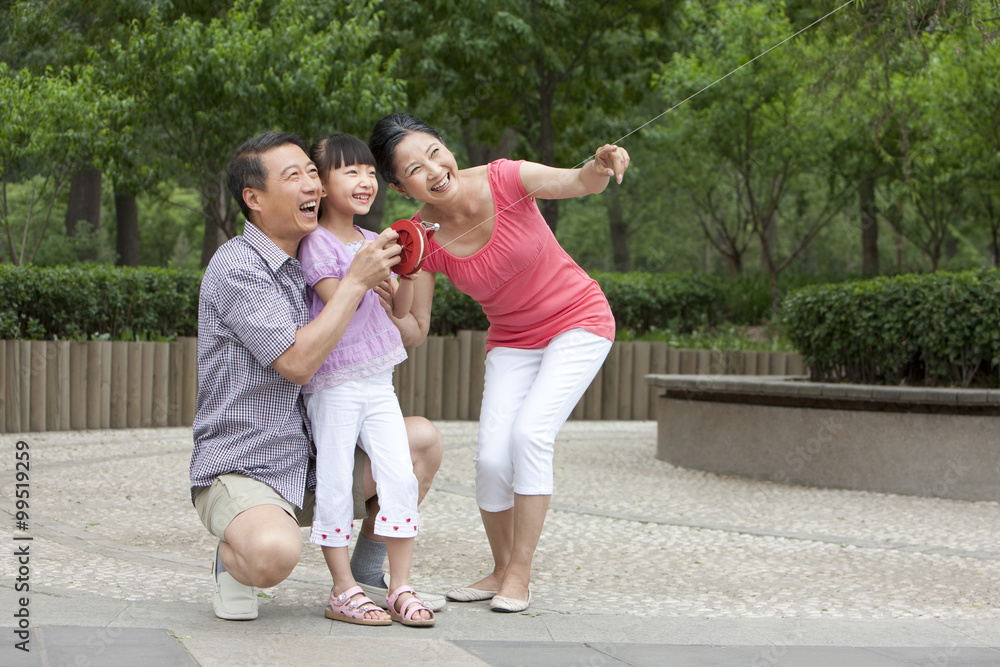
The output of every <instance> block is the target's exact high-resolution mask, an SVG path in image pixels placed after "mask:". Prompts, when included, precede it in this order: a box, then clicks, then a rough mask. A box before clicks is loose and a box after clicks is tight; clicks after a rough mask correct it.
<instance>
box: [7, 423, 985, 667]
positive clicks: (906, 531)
mask: <svg viewBox="0 0 1000 667" xmlns="http://www.w3.org/2000/svg"><path fill="white" fill-rule="evenodd" d="M438 426H439V427H440V428H441V430H442V433H443V434H444V437H445V447H446V452H445V461H444V464H443V465H442V468H441V471H440V473H439V475H438V477H437V479H436V481H435V484H434V488H433V489H432V491H431V492H430V493H429V494H428V497H427V499H426V501H425V503H424V504H423V505H422V507H421V512H422V517H421V519H422V524H423V527H424V530H423V532H421V535H420V537H419V538H418V540H417V557H416V561H415V563H414V568H413V579H414V584H415V585H416V586H417V588H418V589H420V590H433V591H443V590H445V589H447V588H449V587H451V586H453V585H456V584H464V583H470V582H472V581H474V580H476V579H478V578H479V576H481V573H483V572H485V569H486V567H487V565H488V555H489V550H488V546H487V543H486V539H485V536H484V534H483V531H482V526H481V524H480V521H479V516H478V511H477V509H476V506H475V500H474V495H473V463H472V455H473V452H474V448H475V444H474V443H475V431H476V427H475V424H471V423H467V422H443V423H440V424H438ZM17 440H23V441H25V442H27V443H28V445H29V449H28V451H29V453H30V471H29V479H28V481H27V482H26V483H28V484H29V485H30V486H29V487H21V488H22V489H23V488H27V489H28V490H29V492H30V496H29V498H28V499H27V500H28V509H27V510H26V511H27V512H28V520H27V530H17V529H16V525H15V524H16V517H15V511H16V507H15V498H14V493H15V488H16V487H15V483H16V481H17V480H16V478H15V474H16V471H15V463H16V458H15V456H16V445H15V443H16V441H17ZM655 440H656V426H655V424H654V423H652V422H570V423H568V424H567V425H566V426H565V427H564V428H563V430H562V432H561V434H560V436H559V442H558V444H557V448H556V494H555V496H554V498H553V503H552V509H551V511H550V512H549V516H548V519H547V522H546V526H545V531H544V533H543V536H542V540H541V543H540V545H539V549H538V554H537V557H536V560H535V576H534V582H533V586H532V592H533V595H534V602H533V604H532V606H531V608H530V609H529V610H528V612H526V613H524V614H512V615H500V614H495V613H492V612H490V611H489V609H488V608H487V606H486V604H485V603H472V604H457V603H451V604H449V606H448V608H447V609H446V610H444V611H442V612H440V613H439V614H438V623H437V627H435V628H433V629H414V628H404V627H401V626H399V625H395V626H393V627H389V628H362V627H357V626H351V625H347V624H344V623H335V622H331V621H328V620H326V619H324V618H323V615H322V607H323V604H324V600H325V596H326V594H327V591H328V589H329V575H328V574H327V573H326V570H325V567H324V565H323V560H322V556H321V554H320V551H319V549H318V548H316V547H313V546H311V545H310V546H307V547H306V548H305V553H304V557H303V561H302V563H301V564H300V565H299V566H298V567H297V568H296V570H295V571H294V572H293V574H292V576H291V578H290V579H289V580H287V581H285V582H283V583H282V584H281V585H279V586H277V587H275V588H273V589H268V590H267V591H265V593H264V594H265V595H266V596H267V597H266V598H262V600H261V613H260V618H259V619H258V620H256V621H253V622H242V623H240V622H230V621H221V620H218V619H216V618H215V617H214V615H213V614H212V610H211V602H210V588H209V586H208V581H209V562H210V559H211V554H212V551H213V548H214V540H213V538H212V537H211V536H210V535H209V534H208V533H207V532H206V531H205V530H204V528H202V526H201V524H200V522H199V521H198V518H197V516H196V514H195V512H194V509H193V508H192V507H191V505H190V501H189V498H188V485H187V469H188V459H189V455H190V449H191V443H190V430H189V429H159V430H128V431H87V432H72V433H37V434H27V435H23V436H20V437H18V436H13V435H9V434H3V435H0V442H2V448H0V451H2V452H3V456H2V459H0V480H2V481H0V490H2V491H0V509H2V510H3V511H2V512H0V516H2V517H3V518H4V520H5V521H6V522H7V525H8V526H10V528H9V529H8V530H7V531H5V532H4V535H6V537H5V538H0V539H4V540H6V544H5V545H4V547H3V553H5V554H7V555H6V556H4V557H3V558H2V559H0V574H2V579H0V665H5V666H6V665H129V666H134V665H142V666H143V667H152V666H154V665H193V664H198V665H310V666H312V665H317V664H332V663H335V662H336V663H341V662H344V661H351V660H352V659H353V658H354V656H355V655H356V654H358V653H359V652H363V653H364V655H363V656H359V657H363V659H364V661H365V662H370V663H373V664H380V665H397V664H399V665H405V664H413V663H416V664H431V663H433V664H440V665H495V666H500V665H517V666H519V667H521V666H530V665H544V666H545V667H558V666H560V665H665V664H671V665H753V666H765V665H767V666H772V665H773V666H780V665H796V666H798V665H810V666H821V665H847V664H850V665H852V667H867V666H869V665H871V666H879V667H881V666H889V665H892V666H899V665H949V666H951V667H955V666H957V665H991V666H995V665H1000V530H998V528H1000V505H998V504H997V503H971V502H962V501H952V500H940V499H934V498H916V497H906V496H891V495H883V494H874V493H863V492H856V491H835V490H820V489H807V488H799V487H787V486H780V485H774V484H769V483H764V482H754V481H748V480H743V479H737V478H731V477H720V476H716V475H711V474H705V473H699V472H694V471H689V470H683V469H679V468H675V467H673V466H670V465H668V464H666V463H663V462H661V461H657V460H656V459H655V458H654V451H655ZM22 483H24V482H22ZM18 538H31V539H30V540H28V539H18ZM25 545H27V548H28V553H29V557H28V558H27V560H28V564H27V565H22V564H20V563H19V562H18V557H17V556H14V555H13V554H14V553H15V552H16V551H18V550H22V551H21V553H23V549H24V548H25ZM22 567H27V574H26V575H25V573H24V570H20V568H22ZM18 576H22V577H24V576H26V577H27V579H26V581H22V582H21V583H22V584H23V583H27V584H28V585H29V586H30V589H29V590H28V591H27V592H24V591H17V590H15V586H16V585H18V582H17V581H16V578H17V577H18ZM22 597H26V600H27V604H26V605H25V604H23V602H24V601H22V600H21V598H22ZM22 609H27V610H28V611H27V612H23V611H22ZM17 614H22V615H24V614H27V617H28V618H29V619H30V620H29V621H28V624H29V625H30V635H29V636H28V639H29V643H28V644H27V645H26V646H27V647H28V648H30V649H31V652H30V653H24V652H22V651H19V650H17V649H16V648H15V645H16V644H17V643H18V642H20V641H22V638H20V637H18V635H17V634H16V632H15V631H16V630H17V625H18V622H19V620H20V619H19V618H18V617H17V616H16V615H17ZM359 640H361V641H359ZM362 642H364V643H362Z"/></svg>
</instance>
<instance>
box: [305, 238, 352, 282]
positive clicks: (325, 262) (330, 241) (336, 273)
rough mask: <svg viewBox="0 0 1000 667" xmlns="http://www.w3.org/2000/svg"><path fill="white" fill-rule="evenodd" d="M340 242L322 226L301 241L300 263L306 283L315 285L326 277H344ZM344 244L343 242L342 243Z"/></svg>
mask: <svg viewBox="0 0 1000 667" xmlns="http://www.w3.org/2000/svg"><path fill="white" fill-rule="evenodd" d="M337 243H339V241H337V239H336V237H334V236H333V234H331V233H330V232H328V231H326V230H325V229H323V228H322V227H319V228H317V229H316V230H315V231H314V232H312V233H310V234H309V235H308V236H306V237H305V238H304V239H302V241H301V242H300V243H299V264H301V265H302V275H303V276H305V279H306V284H307V285H309V286H310V287H314V286H315V285H316V283H318V282H319V281H321V280H323V279H324V278H336V279H337V280H341V279H342V278H343V277H344V268H343V266H342V261H341V257H340V255H341V251H340V248H338V247H337V246H336V244H337ZM341 245H342V244H341Z"/></svg>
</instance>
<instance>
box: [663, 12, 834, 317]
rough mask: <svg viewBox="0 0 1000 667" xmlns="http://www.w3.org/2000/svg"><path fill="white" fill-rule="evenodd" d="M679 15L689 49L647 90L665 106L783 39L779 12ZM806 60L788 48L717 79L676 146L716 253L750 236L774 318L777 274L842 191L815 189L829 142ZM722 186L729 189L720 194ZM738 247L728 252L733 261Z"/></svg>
mask: <svg viewBox="0 0 1000 667" xmlns="http://www.w3.org/2000/svg"><path fill="white" fill-rule="evenodd" d="M684 16H685V19H686V21H687V22H688V25H687V29H688V32H690V34H691V35H692V36H691V47H690V49H688V50H686V52H685V53H684V54H682V55H680V54H679V55H677V56H676V57H675V58H674V59H673V61H672V62H671V63H670V65H669V66H667V67H664V70H663V73H662V75H661V76H660V77H658V78H657V81H656V84H657V86H658V87H659V88H660V89H661V90H663V91H664V93H665V94H668V92H669V94H670V96H671V97H673V96H674V95H675V94H676V91H678V90H687V91H690V94H693V93H695V92H697V91H699V90H701V89H702V88H704V86H706V85H707V84H708V83H711V82H712V81H714V80H716V79H718V77H720V76H722V75H723V74H725V73H726V72H729V71H732V70H733V69H734V68H735V67H736V66H737V65H739V64H742V63H748V62H750V60H751V59H752V58H753V57H755V56H757V55H758V54H761V53H763V52H764V51H765V50H766V49H767V48H768V47H770V46H772V45H774V44H777V43H778V42H780V41H781V40H782V39H783V38H785V37H787V36H788V35H791V34H792V33H793V31H792V29H791V26H790V25H789V23H788V21H787V18H786V17H785V16H784V14H783V13H782V11H781V8H780V7H778V8H774V7H773V6H771V5H770V4H763V3H759V4H752V5H748V4H744V3H739V4H735V5H734V4H730V3H721V2H718V3H716V2H698V1H692V2H688V3H686V5H685V11H684ZM814 57H815V52H814V51H812V50H811V49H810V47H809V45H808V44H807V43H805V42H804V41H797V42H789V43H787V44H786V45H785V46H783V47H782V48H781V49H780V50H775V51H774V52H772V53H769V54H768V55H767V56H766V57H763V58H760V59H759V60H756V61H755V62H753V63H752V64H750V65H749V66H748V67H746V68H745V69H743V70H741V71H740V72H738V73H735V74H733V76H731V77H729V78H728V79H726V81H725V86H724V87H722V86H717V87H714V88H711V89H709V90H707V91H706V92H705V93H704V94H702V95H699V96H698V97H697V98H695V99H693V100H692V102H691V103H689V104H688V105H687V108H686V109H685V110H684V112H683V114H684V115H685V116H686V117H688V119H689V120H688V122H687V123H686V124H684V125H683V129H684V134H683V136H682V137H681V138H680V139H678V140H679V141H684V142H688V143H689V148H690V151H692V152H693V154H694V157H695V160H694V162H693V163H691V164H690V171H691V173H692V174H696V175H697V176H695V177H693V178H692V179H689V181H688V187H689V188H690V190H691V192H692V198H693V199H694V201H696V202H697V203H699V205H700V207H701V210H702V215H703V219H704V220H705V221H707V223H708V224H709V226H710V227H711V228H714V230H715V232H716V233H715V234H714V235H713V234H708V236H709V238H712V239H713V240H715V241H717V245H720V246H722V245H724V244H725V243H728V242H732V241H733V240H734V239H739V238H741V237H740V236H739V235H740V234H741V233H745V230H746V229H747V228H749V229H750V230H751V231H752V233H753V235H754V237H755V238H756V239H757V241H758V243H759V246H760V251H761V258H762V262H763V264H764V266H765V267H766V269H767V271H768V274H769V277H770V281H771V300H772V308H773V309H774V310H775V311H777V309H778V304H779V299H780V293H779V288H778V277H779V275H780V273H781V272H782V271H783V270H784V269H786V268H787V267H788V266H789V265H790V264H791V263H792V261H794V260H795V258H796V257H797V256H798V255H799V254H800V253H801V252H802V251H803V250H804V249H805V248H806V247H807V246H808V245H809V243H810V242H811V241H812V240H813V239H814V238H815V237H816V235H817V234H818V233H819V232H820V231H821V230H822V228H823V227H824V226H825V225H826V224H827V223H829V222H830V220H832V219H833V217H834V216H835V215H837V214H838V213H839V211H840V207H841V205H842V203H843V195H844V188H843V186H842V185H840V184H837V183H830V184H829V188H828V190H827V192H825V193H822V190H821V189H820V188H818V187H817V186H819V185H820V184H821V183H822V181H821V180H820V179H818V178H817V176H816V174H815V169H816V164H817V162H818V161H821V158H820V155H821V154H822V148H821V147H822V146H824V145H827V144H828V143H829V142H828V135H829V132H830V127H829V126H828V124H827V123H824V122H823V120H822V119H823V118H824V113H825V111H826V110H825V109H823V108H822V107H821V106H819V104H817V102H815V101H814V100H815V98H816V96H815V93H814V91H813V90H812V89H811V88H810V84H811V80H810V79H809V78H808V74H809V69H808V68H803V67H802V63H804V62H809V61H810V60H812V59H813V58H814ZM675 122H676V119H675ZM699 162H700V163H701V164H699ZM706 165H707V166H706ZM706 176H707V177H706ZM695 179H697V181H696V180H695ZM727 183H732V184H733V185H732V187H730V188H728V189H724V188H725V184H727ZM720 184H722V186H723V189H720ZM719 193H721V194H724V195H726V196H727V198H728V199H729V201H728V202H726V201H724V200H723V199H722V198H720V197H719V196H718V194H719ZM820 193H822V194H820ZM779 222H780V225H781V229H780V233H779ZM744 238H745V237H744ZM738 248H739V246H738V245H737V246H736V248H735V249H733V250H730V251H729V252H730V253H731V254H732V255H736V254H737V250H738Z"/></svg>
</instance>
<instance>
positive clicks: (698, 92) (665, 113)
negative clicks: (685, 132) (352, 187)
mask: <svg viewBox="0 0 1000 667" xmlns="http://www.w3.org/2000/svg"><path fill="white" fill-rule="evenodd" d="M854 2H855V0H847V2H845V3H844V4H842V5H840V6H839V7H837V8H836V9H834V10H832V11H830V12H828V13H826V14H825V15H823V16H821V17H820V18H818V19H816V20H815V21H813V22H812V23H810V24H809V25H807V26H806V27H804V28H802V29H801V30H798V31H797V32H795V33H793V34H791V35H789V36H788V37H786V38H784V39H783V40H781V41H780V42H778V43H777V44H774V45H772V46H771V47H770V48H768V49H767V50H766V51H762V52H761V53H758V54H757V55H756V56H754V57H753V58H751V59H750V60H748V61H746V62H745V63H743V64H742V65H740V66H739V67H737V68H736V69H734V70H732V71H730V72H728V73H726V74H723V75H722V76H720V77H719V78H718V79H716V80H715V81H713V82H712V83H710V84H708V85H707V86H705V87H703V88H702V89H701V90H699V91H697V92H696V93H692V94H691V95H688V96H687V97H685V98H684V99H683V100H681V101H680V102H678V103H677V104H675V105H673V106H672V107H669V108H668V109H666V110H665V111H663V112H661V113H659V114H657V115H656V116H653V117H652V118H650V119H649V120H648V121H646V122H645V123H643V124H642V125H640V126H639V127H637V128H635V129H634V130H632V131H631V132H629V133H628V134H626V135H625V136H623V137H621V138H620V139H618V140H617V141H615V142H613V144H614V145H618V144H620V143H621V142H623V141H625V140H626V139H628V138H629V137H631V136H632V135H633V134H635V133H636V132H639V131H641V130H642V129H643V128H645V127H647V126H648V125H651V124H652V123H655V122H656V121H658V120H659V119H661V118H663V117H664V116H666V115H667V114H668V113H670V112H671V111H673V110H674V109H676V108H677V107H679V106H681V105H682V104H685V103H687V102H689V101H691V100H692V99H694V98H695V97H697V96H698V95H701V94H702V93H703V92H705V91H706V90H708V89H709V88H711V87H712V86H714V85H716V84H717V83H720V82H722V81H724V80H725V79H728V78H729V77H730V76H732V75H733V74H736V73H737V72H739V71H740V70H742V69H743V68H745V67H747V66H749V65H752V64H753V63H754V62H756V61H757V60H758V59H760V58H763V57H764V56H766V55H767V54H768V53H770V52H771V51H774V50H775V49H776V48H778V47H779V46H782V45H783V44H785V43H787V42H789V41H791V40H793V39H795V38H796V37H798V36H799V35H801V34H802V33H804V32H805V31H806V30H809V29H810V28H812V27H814V26H816V25H818V24H820V23H822V22H823V21H825V20H826V19H828V18H830V17H831V16H833V15H834V14H836V13H837V12H839V11H841V10H842V9H844V8H845V7H847V6H848V5H851V4H853V3H854ZM594 158H595V156H594V155H591V156H589V157H587V158H585V159H583V160H581V161H580V162H578V163H577V164H576V166H574V167H572V168H573V169H579V168H580V167H582V166H583V165H585V164H586V163H588V162H590V161H591V160H593V159H594ZM546 185H548V183H543V184H542V185H540V186H538V187H537V188H535V189H534V190H532V191H531V192H529V193H527V194H525V195H524V196H523V197H521V198H520V199H518V200H517V201H514V202H511V203H510V204H508V205H507V206H505V207H504V208H502V209H500V210H499V211H494V213H493V214H492V215H490V216H489V217H488V218H486V219H485V220H483V221H482V222H479V223H477V224H475V225H473V226H472V227H470V228H469V229H467V230H465V231H464V232H462V233H461V234H459V235H458V236H456V237H455V238H453V239H451V240H450V241H448V242H447V243H445V244H442V245H439V247H438V248H436V249H435V250H432V251H431V252H429V253H427V255H426V257H430V256H431V255H433V254H434V253H436V252H438V251H439V250H444V249H445V248H447V247H448V246H449V245H451V244H452V243H454V242H455V241H457V240H459V239H460V238H462V237H463V236H465V235H466V234H469V233H470V232H472V231H474V230H476V229H478V228H479V227H482V226H483V225H485V224H486V223H487V222H489V221H490V220H492V219H494V218H495V217H496V216H497V215H499V214H500V213H503V212H504V211H506V210H508V209H510V208H512V207H514V206H515V205H517V204H519V203H520V202H522V201H524V200H525V199H528V198H529V197H531V196H533V195H534V194H535V193H536V192H538V191H539V190H541V189H542V188H544V187H545V186H546ZM425 259H426V258H425Z"/></svg>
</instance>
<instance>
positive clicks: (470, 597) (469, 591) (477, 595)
mask: <svg viewBox="0 0 1000 667" xmlns="http://www.w3.org/2000/svg"><path fill="white" fill-rule="evenodd" d="M496 594H497V592H496V591H484V590H480V589H478V588H453V589H451V590H450V591H448V592H447V593H445V597H446V598H448V599H449V600H454V601H455V602H479V601H480V600H492V599H493V596H494V595H496Z"/></svg>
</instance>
